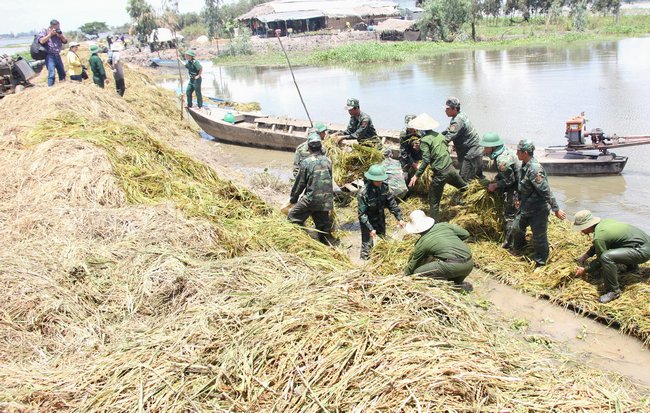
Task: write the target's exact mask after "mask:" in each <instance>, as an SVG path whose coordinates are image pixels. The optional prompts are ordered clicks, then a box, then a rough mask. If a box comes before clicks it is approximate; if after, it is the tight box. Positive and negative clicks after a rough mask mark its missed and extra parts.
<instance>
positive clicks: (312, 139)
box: [307, 132, 321, 145]
mask: <svg viewBox="0 0 650 413" xmlns="http://www.w3.org/2000/svg"><path fill="white" fill-rule="evenodd" d="M310 143H321V138H320V135H319V134H318V132H312V133H310V134H309V136H307V145H309V144H310Z"/></svg>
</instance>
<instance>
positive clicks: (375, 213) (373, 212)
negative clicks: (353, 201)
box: [357, 182, 402, 231]
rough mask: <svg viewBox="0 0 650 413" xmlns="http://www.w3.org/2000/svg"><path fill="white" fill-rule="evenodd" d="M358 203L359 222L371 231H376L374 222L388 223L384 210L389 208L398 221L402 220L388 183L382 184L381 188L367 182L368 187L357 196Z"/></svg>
mask: <svg viewBox="0 0 650 413" xmlns="http://www.w3.org/2000/svg"><path fill="white" fill-rule="evenodd" d="M357 203H358V207H357V211H358V215H359V222H360V223H361V225H365V226H366V228H368V230H370V231H372V230H374V228H373V227H372V222H377V221H379V222H385V221H386V215H385V211H384V208H388V209H389V210H390V212H391V213H392V214H393V215H395V218H397V220H398V221H401V220H402V212H401V211H400V209H399V206H397V201H395V196H394V195H393V191H391V190H390V188H389V186H388V184H387V183H386V182H384V183H382V184H381V186H380V187H376V186H374V185H373V184H372V183H371V182H366V186H365V187H364V188H363V189H362V190H361V191H359V194H358V195H357Z"/></svg>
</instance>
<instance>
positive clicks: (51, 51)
mask: <svg viewBox="0 0 650 413" xmlns="http://www.w3.org/2000/svg"><path fill="white" fill-rule="evenodd" d="M38 41H39V43H40V44H42V45H43V46H45V47H46V48H47V56H46V57H45V66H46V67H47V85H48V86H53V85H54V81H55V75H56V74H57V73H58V75H59V81H61V82H62V81H64V80H65V67H64V66H63V60H62V59H61V48H62V47H63V45H64V44H66V43H68V39H67V38H66V37H65V35H64V34H63V32H62V31H61V24H60V23H59V21H58V20H56V19H52V20H50V27H48V28H46V29H43V30H41V32H40V33H39V34H38ZM55 72H56V73H55Z"/></svg>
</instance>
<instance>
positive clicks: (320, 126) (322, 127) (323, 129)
mask: <svg viewBox="0 0 650 413" xmlns="http://www.w3.org/2000/svg"><path fill="white" fill-rule="evenodd" d="M312 129H313V130H315V131H316V132H319V133H320V132H326V131H327V126H325V124H323V123H314V127H313V128H312Z"/></svg>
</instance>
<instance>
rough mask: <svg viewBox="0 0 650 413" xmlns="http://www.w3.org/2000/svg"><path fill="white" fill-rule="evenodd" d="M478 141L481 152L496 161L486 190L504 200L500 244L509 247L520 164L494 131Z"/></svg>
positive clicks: (515, 210) (514, 154) (510, 245)
mask: <svg viewBox="0 0 650 413" xmlns="http://www.w3.org/2000/svg"><path fill="white" fill-rule="evenodd" d="M479 143H480V144H481V146H482V147H483V154H484V155H486V156H489V157H490V159H492V160H494V161H495V163H496V167H497V174H496V175H495V177H494V180H493V181H492V182H490V183H489V184H488V186H487V190H488V192H497V193H498V194H499V195H500V196H501V197H502V198H503V200H504V202H505V205H504V208H503V220H504V224H505V225H504V241H503V244H501V246H502V247H503V248H511V247H512V223H513V222H514V220H515V215H516V213H517V209H516V208H515V195H516V193H517V182H518V174H519V168H520V166H521V164H520V162H519V159H518V158H517V154H516V153H515V151H513V150H512V149H510V148H508V147H506V145H505V144H504V143H503V140H502V139H501V137H500V136H499V134H497V133H496V132H488V133H486V134H485V135H483V139H481V141H480V142H479Z"/></svg>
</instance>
